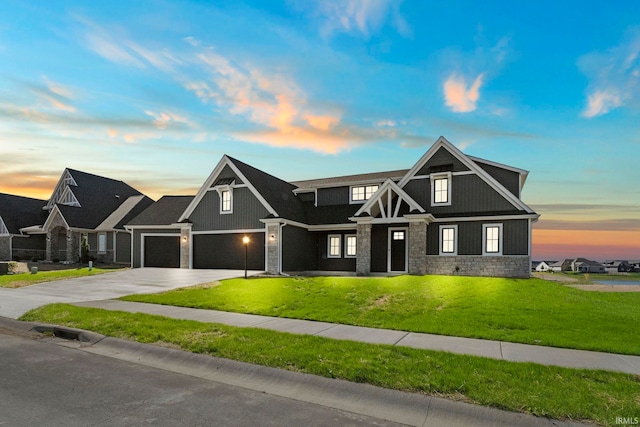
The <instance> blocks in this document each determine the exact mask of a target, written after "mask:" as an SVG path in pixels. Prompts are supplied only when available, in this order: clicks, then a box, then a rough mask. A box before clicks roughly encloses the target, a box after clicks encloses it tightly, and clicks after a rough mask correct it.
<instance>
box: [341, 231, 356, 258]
mask: <svg viewBox="0 0 640 427" xmlns="http://www.w3.org/2000/svg"><path fill="white" fill-rule="evenodd" d="M344 240H345V243H344V257H345V258H354V257H355V256H356V253H357V247H358V240H357V238H356V236H355V235H348V236H344Z"/></svg>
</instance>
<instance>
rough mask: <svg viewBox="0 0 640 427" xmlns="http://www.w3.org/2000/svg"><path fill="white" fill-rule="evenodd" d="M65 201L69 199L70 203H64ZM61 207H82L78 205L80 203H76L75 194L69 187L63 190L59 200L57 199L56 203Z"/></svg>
mask: <svg viewBox="0 0 640 427" xmlns="http://www.w3.org/2000/svg"><path fill="white" fill-rule="evenodd" d="M65 199H70V200H71V201H70V202H67V201H65ZM57 203H59V204H61V205H65V206H73V207H76V208H81V207H82V206H81V205H80V202H79V201H78V198H77V197H76V195H75V194H73V190H71V187H68V186H67V187H66V188H65V189H64V191H63V192H62V194H61V195H60V198H59V199H58V202H57Z"/></svg>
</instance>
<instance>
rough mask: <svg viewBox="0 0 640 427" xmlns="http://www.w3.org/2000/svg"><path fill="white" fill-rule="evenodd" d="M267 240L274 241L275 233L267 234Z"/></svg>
mask: <svg viewBox="0 0 640 427" xmlns="http://www.w3.org/2000/svg"><path fill="white" fill-rule="evenodd" d="M269 240H270V241H272V242H273V241H275V240H276V235H275V234H270V235H269Z"/></svg>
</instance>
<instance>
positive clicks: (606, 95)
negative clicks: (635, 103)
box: [582, 90, 622, 119]
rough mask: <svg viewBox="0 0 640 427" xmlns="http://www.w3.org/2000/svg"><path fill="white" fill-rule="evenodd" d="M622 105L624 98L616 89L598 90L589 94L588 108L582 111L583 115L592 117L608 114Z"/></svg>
mask: <svg viewBox="0 0 640 427" xmlns="http://www.w3.org/2000/svg"><path fill="white" fill-rule="evenodd" d="M620 105H622V100H621V99H620V95H618V93H617V92H616V91H614V90H602V91H596V92H594V93H592V94H591V95H589V96H588V98H587V108H586V109H585V110H584V111H583V112H582V116H583V117H586V118H589V119H590V118H592V117H595V116H599V115H602V114H606V113H608V112H609V111H610V110H612V109H614V108H617V107H619V106H620Z"/></svg>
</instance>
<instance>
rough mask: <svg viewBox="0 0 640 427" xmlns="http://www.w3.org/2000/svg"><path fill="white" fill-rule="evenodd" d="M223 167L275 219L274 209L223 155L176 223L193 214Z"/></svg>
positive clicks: (276, 214)
mask: <svg viewBox="0 0 640 427" xmlns="http://www.w3.org/2000/svg"><path fill="white" fill-rule="evenodd" d="M225 166H229V168H231V170H232V171H233V172H234V173H235V174H236V175H237V176H238V177H239V178H240V179H241V180H242V182H244V183H245V184H246V185H247V187H248V188H249V190H251V193H253V195H254V196H255V197H256V198H257V199H258V200H259V201H260V203H262V205H263V206H264V207H265V209H267V211H269V213H270V214H271V215H273V216H276V217H277V216H279V215H278V213H277V212H276V211H275V209H273V208H272V207H271V205H270V204H269V203H268V202H267V201H266V200H265V198H264V197H262V194H260V193H259V192H258V190H256V188H255V187H254V186H253V184H251V182H249V180H248V179H247V177H246V176H244V174H243V173H242V172H240V170H239V169H238V167H237V166H236V165H234V164H233V162H232V161H231V159H229V157H227V155H226V154H225V155H224V156H222V159H220V161H219V162H218V164H217V165H216V167H215V168H214V169H213V171H212V172H211V174H210V175H209V177H208V178H207V180H206V181H205V182H204V184H203V185H202V187H200V190H198V193H197V194H196V196H195V197H194V198H193V200H192V201H191V203H190V204H189V206H187V209H186V210H185V211H184V212H183V213H182V215H181V216H180V218H179V219H178V222H180V221H184V220H185V219H188V218H189V216H190V215H191V214H192V213H193V211H194V210H195V209H196V207H197V206H198V204H200V201H201V200H202V198H203V197H204V195H205V194H206V193H207V191H208V190H209V188H211V186H212V185H213V183H214V182H215V181H216V179H217V178H218V176H219V175H220V173H221V172H222V170H223V169H224V167H225Z"/></svg>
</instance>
